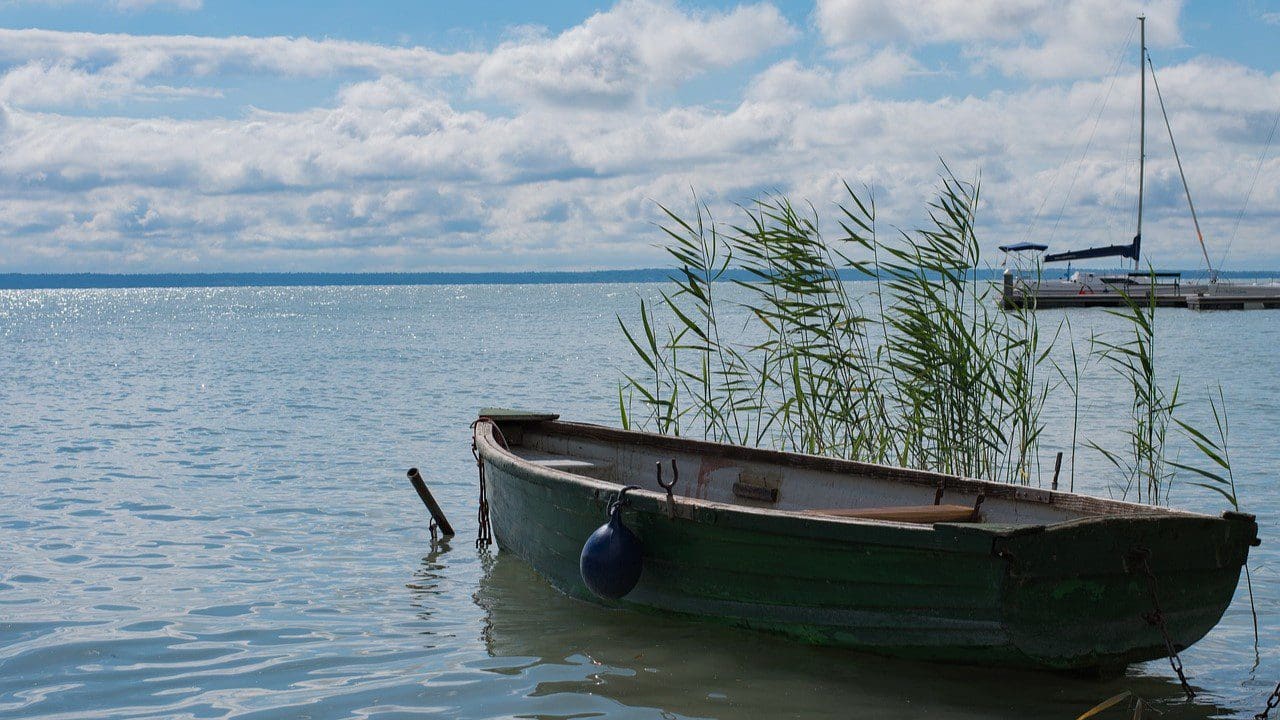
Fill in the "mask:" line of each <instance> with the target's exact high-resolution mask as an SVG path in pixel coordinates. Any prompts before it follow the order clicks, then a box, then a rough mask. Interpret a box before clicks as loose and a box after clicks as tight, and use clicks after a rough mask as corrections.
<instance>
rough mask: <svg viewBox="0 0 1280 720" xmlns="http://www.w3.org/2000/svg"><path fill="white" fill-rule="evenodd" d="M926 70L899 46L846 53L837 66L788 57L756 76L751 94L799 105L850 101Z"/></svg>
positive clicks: (750, 97) (748, 91) (748, 94)
mask: <svg viewBox="0 0 1280 720" xmlns="http://www.w3.org/2000/svg"><path fill="white" fill-rule="evenodd" d="M923 72H925V70H924V68H923V66H922V65H921V64H920V63H919V62H918V61H917V60H916V59H915V58H913V57H912V56H910V55H908V54H907V53H904V52H902V51H901V50H899V49H898V48H896V47H885V48H881V49H879V50H877V51H876V52H874V53H867V52H864V51H862V49H861V48H859V49H858V50H855V51H852V52H850V53H846V54H844V55H843V56H842V57H841V58H840V61H839V63H838V64H837V65H836V66H834V67H828V66H823V65H818V66H809V67H806V66H804V65H801V64H800V62H799V61H798V60H796V59H794V58H788V59H786V60H782V61H780V62H778V63H776V64H774V65H771V66H770V67H769V68H767V69H766V70H765V71H764V72H761V73H760V74H759V75H757V76H755V77H754V78H752V80H751V83H750V86H749V87H748V89H747V97H748V98H749V99H752V100H760V101H782V102H793V103H798V104H809V103H825V102H830V101H839V100H847V99H849V98H851V97H854V96H857V95H860V94H862V93H865V92H867V91H868V90H872V89H875V88H882V87H889V86H893V85H897V84H898V83H900V82H901V81H902V80H903V79H904V78H906V77H908V76H910V75H913V74H920V73H923Z"/></svg>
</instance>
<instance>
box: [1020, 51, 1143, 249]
mask: <svg viewBox="0 0 1280 720" xmlns="http://www.w3.org/2000/svg"><path fill="white" fill-rule="evenodd" d="M1133 33H1134V28H1132V27H1130V28H1129V35H1128V36H1127V37H1126V38H1125V40H1124V45H1123V46H1122V47H1121V48H1120V51H1119V52H1118V53H1116V60H1115V62H1114V63H1112V65H1111V85H1110V86H1109V87H1108V88H1107V92H1106V94H1105V95H1104V96H1103V98H1102V102H1101V105H1099V102H1098V98H1096V97H1095V98H1094V100H1093V104H1092V105H1091V106H1090V107H1089V112H1088V113H1086V114H1085V118H1086V119H1087V118H1089V117H1090V116H1093V115H1094V108H1097V111H1098V114H1097V116H1096V117H1095V119H1094V123H1093V130H1092V132H1090V134H1089V141H1088V143H1086V145H1085V149H1084V152H1082V153H1081V154H1080V160H1079V161H1077V164H1076V174H1077V175H1079V173H1080V169H1079V168H1080V164H1082V163H1083V162H1084V158H1085V156H1086V155H1088V153H1089V147H1090V146H1091V145H1092V144H1093V137H1094V134H1096V133H1097V131H1098V122H1099V121H1101V119H1102V112H1103V111H1104V110H1105V109H1106V107H1107V100H1108V99H1110V97H1111V91H1112V90H1114V89H1115V86H1116V80H1117V79H1118V78H1119V76H1120V64H1121V63H1122V62H1123V61H1124V56H1125V55H1127V54H1128V53H1129V46H1130V45H1131V44H1132V43H1133ZM1061 170H1062V166H1061V165H1059V166H1058V170H1057V171H1055V172H1054V174H1053V179H1052V180H1050V181H1049V188H1048V189H1047V190H1046V191H1045V194H1044V199H1042V200H1041V201H1040V206H1039V207H1037V208H1036V212H1035V214H1034V215H1032V216H1031V223H1030V224H1029V225H1028V226H1027V231H1026V234H1025V236H1024V239H1030V238H1031V236H1032V234H1033V232H1034V231H1035V227H1036V223H1037V222H1039V220H1040V215H1041V213H1043V212H1044V207H1045V205H1048V204H1049V198H1050V197H1052V196H1053V189H1054V187H1055V186H1057V184H1058V177H1059V176H1060V175H1061ZM1072 185H1073V186H1074V185H1075V178H1072ZM1070 197H1071V190H1070V189H1068V190H1067V198H1070ZM1065 207H1066V200H1065V199H1064V200H1063V208H1064V209H1065ZM1061 219H1062V210H1059V211H1058V220H1061ZM1057 227H1058V224H1057V221H1055V222H1054V228H1053V230H1052V231H1050V233H1049V239H1052V238H1053V233H1054V232H1055V231H1057Z"/></svg>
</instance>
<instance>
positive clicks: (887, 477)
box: [475, 411, 1258, 670]
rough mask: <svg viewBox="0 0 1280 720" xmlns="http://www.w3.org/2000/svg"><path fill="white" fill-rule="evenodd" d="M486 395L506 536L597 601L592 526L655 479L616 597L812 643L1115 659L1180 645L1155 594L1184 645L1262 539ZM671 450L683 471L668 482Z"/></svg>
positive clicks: (496, 506)
mask: <svg viewBox="0 0 1280 720" xmlns="http://www.w3.org/2000/svg"><path fill="white" fill-rule="evenodd" d="M487 412H488V415H489V419H488V420H483V421H481V422H479V423H477V425H476V434H475V442H476V451H477V453H478V455H479V458H480V462H481V464H482V468H483V470H484V475H485V477H486V478H487V481H486V482H487V497H488V502H489V508H490V516H491V521H492V527H493V533H494V536H495V537H496V539H497V542H498V545H499V547H500V548H501V549H502V550H503V551H504V552H511V553H513V554H515V555H518V556H520V557H522V558H524V559H525V560H526V561H527V562H528V563H529V564H530V565H532V566H533V568H534V569H535V570H537V571H538V572H539V573H541V574H542V575H543V576H545V577H546V578H547V579H548V580H549V581H551V583H552V584H554V585H555V586H556V587H558V588H560V589H561V590H563V591H564V592H566V593H569V594H571V595H574V596H577V597H581V598H586V599H591V600H597V601H598V598H596V597H595V596H594V595H592V594H591V593H590V592H589V591H588V590H587V587H586V585H584V583H583V580H582V578H581V576H580V574H579V554H580V552H581V550H582V546H583V542H584V541H585V540H586V539H587V537H588V536H589V535H591V533H592V532H593V531H594V530H596V528H597V527H599V526H600V525H601V523H603V522H604V521H605V519H606V509H607V508H608V505H609V503H610V502H611V501H613V500H615V499H616V498H617V497H618V492H619V490H620V489H621V488H622V487H623V486H624V485H632V484H633V485H638V486H640V489H639V490H634V491H632V492H630V493H628V494H627V501H628V502H627V506H626V507H625V508H624V509H623V512H622V520H623V521H624V522H625V524H626V525H627V526H628V527H629V528H631V530H633V531H634V532H635V534H636V535H637V536H638V537H639V539H640V541H641V543H642V546H643V572H642V574H641V576H640V580H639V583H638V584H637V585H636V586H635V588H634V590H632V591H631V592H630V593H628V594H627V595H625V597H623V598H622V599H621V600H619V601H616V602H612V601H611V602H612V604H616V605H619V606H623V607H631V608H645V609H657V610H663V611H668V612H675V613H682V614H686V615H693V616H700V617H705V618H711V619H715V620H718V621H722V622H727V623H731V624H735V625H740V626H745V627H750V628H756V629H760V630H769V631H774V632H779V633H783V634H786V635H789V636H792V637H796V638H799V639H802V640H805V641H808V642H813V643H820V644H829V645H840V646H846V647H855V648H860V649H864V650H869V651H872V652H878V653H883V654H890V655H898V656H904V657H915V658H924V659H931V660H942V661H953V662H967V663H982V664H993V665H1018V666H1034V667H1043V668H1055V669H1073V670H1078V669H1094V668H1101V669H1106V670H1115V669H1118V668H1120V667H1123V666H1124V665H1125V664H1127V663H1131V662H1137V661H1141V660H1150V659H1153V658H1158V657H1162V656H1164V655H1165V646H1164V641H1163V639H1162V638H1161V635H1160V631H1159V629H1158V628H1157V627H1155V626H1153V625H1151V624H1149V623H1148V621H1147V620H1146V619H1144V616H1149V615H1150V613H1151V611H1152V610H1153V608H1154V606H1155V605H1156V604H1159V606H1160V608H1161V610H1162V611H1163V612H1162V615H1163V617H1164V621H1165V623H1166V626H1167V629H1168V631H1169V634H1170V636H1171V638H1172V640H1173V643H1174V645H1175V646H1176V647H1178V648H1182V647H1186V646H1189V645H1191V644H1192V643H1194V642H1195V641H1197V640H1199V639H1200V638H1201V637H1203V636H1204V635H1205V633H1207V632H1208V631H1209V630H1210V629H1212V628H1213V626H1214V625H1215V624H1216V623H1217V622H1218V619H1219V618H1220V617H1221V616H1222V613H1223V612H1224V611H1225V610H1226V607H1227V605H1228V604H1229V603H1230V602H1231V598H1232V596H1233V594H1234V592H1235V588H1236V583H1237V581H1238V579H1239V575H1240V567H1241V565H1242V564H1243V563H1244V561H1245V558H1246V557H1247V555H1248V549H1249V547H1250V545H1255V544H1257V542H1258V541H1257V523H1256V522H1255V521H1254V518H1253V516H1251V515H1245V514H1242V513H1225V514H1224V515H1222V516H1221V517H1212V516H1208V515H1199V514H1195V513H1188V512H1181V511H1176V510H1168V509H1165V508H1153V507H1149V506H1145V505H1137V504H1133V503H1125V502H1116V501H1110V500H1103V499H1100V498H1092V497H1086V496H1082V495H1075V494H1071V493H1062V492H1055V491H1048V490H1041V489H1038V488H1029V487H1020V486H1013V485H1003V484H998V483H988V482H982V481H978V480H970V479H965V478H958V477H951V476H943V475H938V474H935V473H928V472H920V471H915V470H907V469H902V468H892V467H884V466H877V465H868V464H864V463H857V462H849V461H844V460H836V459H832V458H823V457H815V456H809V455H798V454H790V453H780V452H773V451H768V450H758V449H752V448H745V447H740V446H733V445H722V444H717V443H709V442H702V441H695V440H687V439H683V438H674V437H667V436H661V435H652V434H648V433H638V432H628V431H622V430H614V429H609V428H604V427H599V426H594V425H582V424H577V423H568V422H559V421H557V420H556V419H555V417H554V416H549V415H532V414H521V413H512V412H508V411H501V412H500V411H487ZM657 462H662V463H663V464H664V465H666V466H668V468H671V467H674V468H675V469H676V470H677V471H678V475H679V477H680V478H681V479H680V480H679V481H678V482H677V483H676V485H675V486H674V487H673V489H672V491H671V494H670V495H668V493H667V491H666V490H665V489H663V487H661V486H659V485H658V478H657V477H655V473H654V465H655V463H657ZM672 463H674V466H672ZM668 477H670V475H669V476H668ZM979 498H982V500H981V502H980V501H979ZM931 502H932V503H933V504H932V505H930V504H929V503H931ZM944 502H945V503H946V504H943V503H944ZM978 505H980V506H981V508H980V514H978V513H977V512H976V511H977V510H978V508H977V507H976V506H978ZM928 513H935V514H936V515H933V516H930V515H928ZM868 515H869V516H870V517H868ZM1134 557H1142V558H1144V562H1143V563H1142V564H1141V565H1140V567H1139V566H1135V565H1134V561H1133V558H1134ZM1135 568H1138V569H1135ZM1146 568H1150V570H1151V572H1152V573H1153V574H1154V576H1155V577H1156V578H1158V580H1159V593H1160V596H1159V598H1158V603H1157V602H1156V599H1155V598H1152V596H1151V590H1150V587H1151V586H1150V585H1149V584H1148V582H1147V578H1146V576H1145V570H1146Z"/></svg>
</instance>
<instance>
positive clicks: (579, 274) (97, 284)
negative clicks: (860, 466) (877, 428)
mask: <svg viewBox="0 0 1280 720" xmlns="http://www.w3.org/2000/svg"><path fill="white" fill-rule="evenodd" d="M1056 270H1057V269H1056V268H1052V269H1050V271H1048V272H1046V273H1045V274H1046V276H1053V275H1056V274H1057V273H1056ZM674 272H675V271H674V270H671V269H668V268H638V269H633V270H586V271H537V272H421V273H398V272H397V273H380V272H367V273H335V272H296V273H287V272H286V273H280V272H252V273H233V272H228V273H139V274H115V273H0V290H56V289H68V290H70V289H117V288H202V287H205V288H216V287H332V286H345V287H356V286H369V285H567V284H575V283H582V284H598V283H652V282H665V281H666V280H667V279H668V278H670V277H671V276H672V274H673V273H674ZM1095 272H1096V271H1095ZM1103 272H1114V270H1107V271H1103ZM1000 273H1001V270H1000V269H999V268H993V269H989V270H981V271H979V273H978V275H979V277H981V278H984V279H991V280H996V279H999V277H1000ZM841 276H842V277H845V278H847V279H849V280H858V279H865V276H861V275H858V274H857V273H854V272H847V273H841ZM1221 276H1222V277H1223V278H1237V279H1239V278H1257V279H1271V278H1280V270H1254V271H1249V272H1243V271H1236V272H1224V273H1222V274H1221ZM1183 277H1184V279H1186V280H1188V281H1191V280H1196V279H1200V278H1203V277H1204V271H1203V270H1191V271H1183ZM749 278H750V276H749V275H747V274H746V273H742V272H738V271H730V272H727V273H725V274H724V276H723V277H722V279H723V280H735V279H736V280H747V279H749Z"/></svg>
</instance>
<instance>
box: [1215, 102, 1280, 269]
mask: <svg viewBox="0 0 1280 720" xmlns="http://www.w3.org/2000/svg"><path fill="white" fill-rule="evenodd" d="M1276 127H1280V112H1277V113H1276V120H1275V122H1273V123H1271V132H1270V133H1269V134H1268V135H1267V142H1266V144H1265V145H1264V146H1263V147H1262V155H1260V156H1258V166H1257V167H1256V168H1254V169H1253V180H1252V181H1250V182H1249V191H1248V192H1246V193H1245V194H1244V204H1243V205H1241V206H1240V212H1239V214H1237V215H1236V224H1235V227H1233V228H1231V237H1230V238H1228V239H1227V247H1226V248H1224V249H1223V251H1222V259H1221V260H1219V261H1218V267H1222V265H1223V264H1224V263H1226V261H1227V253H1229V252H1231V243H1233V242H1235V240H1236V233H1237V232H1239V231H1240V221H1241V220H1242V219H1244V211H1245V209H1246V208H1248V207H1249V199H1250V198H1251V197H1253V188H1254V186H1256V185H1257V184H1258V175H1260V174H1261V173H1262V165H1263V164H1264V163H1265V162H1266V160H1267V152H1269V151H1270V150H1271V141H1272V140H1273V139H1275V136H1276Z"/></svg>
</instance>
